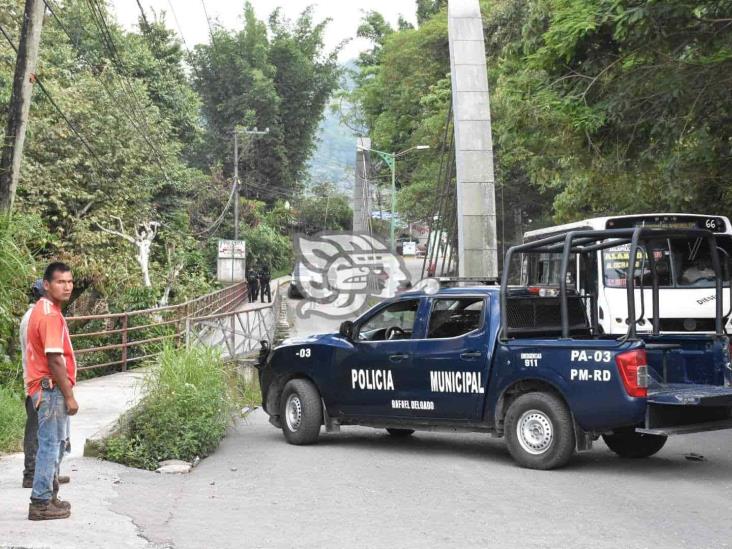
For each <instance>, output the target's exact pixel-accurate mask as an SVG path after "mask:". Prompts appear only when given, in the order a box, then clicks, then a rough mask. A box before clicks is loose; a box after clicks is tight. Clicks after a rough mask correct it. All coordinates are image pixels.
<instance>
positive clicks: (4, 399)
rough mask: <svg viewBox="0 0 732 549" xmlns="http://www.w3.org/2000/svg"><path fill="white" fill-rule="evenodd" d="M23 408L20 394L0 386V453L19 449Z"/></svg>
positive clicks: (23, 418) (23, 415) (23, 423)
mask: <svg viewBox="0 0 732 549" xmlns="http://www.w3.org/2000/svg"><path fill="white" fill-rule="evenodd" d="M24 426H25V408H24V405H23V397H22V395H21V393H18V392H16V391H13V390H12V389H10V388H8V387H3V386H0V453H4V452H17V451H19V450H20V449H21V440H22V438H23V429H24Z"/></svg>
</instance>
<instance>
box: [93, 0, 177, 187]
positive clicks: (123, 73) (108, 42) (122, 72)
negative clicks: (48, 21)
mask: <svg viewBox="0 0 732 549" xmlns="http://www.w3.org/2000/svg"><path fill="white" fill-rule="evenodd" d="M87 4H88V5H89V8H90V9H91V15H92V20H93V21H94V24H95V25H96V26H97V29H98V30H99V33H100V37H101V39H102V42H103V43H104V45H105V46H106V48H107V50H108V51H109V53H110V55H111V57H112V61H113V62H114V63H115V65H116V66H117V72H118V77H119V79H120V82H121V83H122V87H123V88H125V89H126V90H127V92H128V93H129V94H130V97H129V99H130V103H129V105H130V106H131V108H132V110H133V111H136V112H137V115H138V116H139V117H140V122H141V123H142V125H144V126H145V128H146V130H147V131H145V130H142V129H141V128H140V127H139V126H137V123H136V122H134V121H133V122H132V123H133V125H134V126H135V127H136V128H137V129H138V131H139V132H140V134H141V135H142V137H143V139H144V140H145V142H146V143H147V144H148V146H149V147H150V149H151V150H152V151H153V155H154V156H155V159H156V161H157V163H158V165H159V166H160V169H161V170H162V171H163V176H164V177H165V180H166V181H168V182H170V179H169V178H168V174H167V172H166V170H165V166H164V165H163V161H162V154H161V153H160V151H159V150H158V149H157V147H156V146H155V145H154V144H153V143H152V141H150V138H149V135H148V134H151V133H152V132H151V131H150V127H149V126H148V124H147V117H146V115H145V110H144V107H140V104H141V103H142V100H141V99H140V97H139V96H138V95H137V91H136V90H135V88H134V86H133V85H132V84H131V83H130V82H129V80H128V79H127V75H128V71H127V68H126V66H125V64H124V63H123V62H122V57H121V56H120V55H119V50H117V46H116V45H115V43H114V39H113V37H112V33H111V31H110V30H109V26H108V25H107V22H106V20H105V18H104V11H103V10H102V8H101V7H100V6H99V4H98V2H97V0H87ZM158 137H159V136H158Z"/></svg>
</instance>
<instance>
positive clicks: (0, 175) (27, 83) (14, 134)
mask: <svg viewBox="0 0 732 549" xmlns="http://www.w3.org/2000/svg"><path fill="white" fill-rule="evenodd" d="M45 7H46V5H45V4H44V3H43V0H26V2H25V12H24V14H23V27H22V30H21V32H20V44H19V47H18V52H17V55H18V56H17V59H16V62H15V76H14V78H13V91H12V94H11V96H10V106H9V109H8V123H7V126H6V129H5V141H4V143H3V151H2V157H1V158H0V214H5V215H8V214H10V212H11V211H12V209H13V202H14V200H15V191H16V189H17V188H18V178H19V176H20V161H21V159H22V157H23V144H24V143H25V131H26V128H27V126H28V112H29V110H30V102H31V95H32V93H33V83H34V82H35V71H36V64H37V63H38V50H39V46H40V42H41V28H42V27H43V15H44V13H45Z"/></svg>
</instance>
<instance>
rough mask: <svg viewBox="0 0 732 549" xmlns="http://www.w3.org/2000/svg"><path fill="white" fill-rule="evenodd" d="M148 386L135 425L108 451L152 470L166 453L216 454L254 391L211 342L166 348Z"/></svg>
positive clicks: (132, 420)
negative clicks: (180, 347) (241, 382)
mask: <svg viewBox="0 0 732 549" xmlns="http://www.w3.org/2000/svg"><path fill="white" fill-rule="evenodd" d="M145 389H146V391H147V392H146V396H145V397H144V399H143V401H142V402H141V405H140V406H138V407H137V408H136V409H135V410H134V412H133V414H132V416H131V418H130V419H129V429H125V430H123V432H122V433H121V434H119V435H117V436H114V437H113V438H111V439H109V440H108V441H107V443H106V448H105V451H104V457H106V459H109V460H111V461H116V462H119V463H123V464H125V465H130V466H133V467H140V468H143V469H150V470H152V469H156V468H157V467H158V462H160V461H163V460H166V459H182V460H185V461H192V460H193V459H194V458H195V457H197V456H198V457H205V456H207V455H209V454H211V452H213V451H214V450H215V449H216V447H217V446H218V444H219V442H220V441H221V439H222V438H223V437H224V435H225V433H226V429H227V427H228V426H229V425H230V424H231V422H232V418H233V416H234V414H235V413H236V412H237V411H238V410H239V409H240V408H241V406H242V405H243V403H244V402H245V398H244V397H245V396H246V395H247V394H248V393H251V390H250V389H248V388H247V389H245V390H242V386H241V384H240V382H239V381H238V376H237V374H236V369H235V366H234V365H232V364H227V363H224V362H223V361H222V360H221V358H220V356H219V355H218V354H217V352H215V351H214V350H211V349H209V348H206V347H192V348H190V349H175V348H172V347H167V348H166V349H164V351H163V354H162V355H161V356H160V359H159V361H158V363H157V364H156V365H155V367H154V368H153V370H152V371H151V373H150V374H149V375H148V377H147V378H146V379H145ZM248 398H251V394H250V397H248Z"/></svg>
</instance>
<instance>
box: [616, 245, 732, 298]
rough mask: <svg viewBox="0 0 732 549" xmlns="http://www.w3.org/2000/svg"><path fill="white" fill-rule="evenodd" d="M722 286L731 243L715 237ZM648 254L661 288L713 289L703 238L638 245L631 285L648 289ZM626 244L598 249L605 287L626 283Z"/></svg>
mask: <svg viewBox="0 0 732 549" xmlns="http://www.w3.org/2000/svg"><path fill="white" fill-rule="evenodd" d="M717 244H718V248H719V256H720V257H719V259H720V262H721V264H722V277H723V282H724V285H725V286H727V285H728V280H729V272H728V270H729V265H728V263H732V243H731V242H730V239H729V238H727V237H717ZM648 253H652V254H653V258H654V260H655V263H656V272H657V273H658V282H659V286H660V287H662V288H664V287H665V288H713V287H714V281H715V279H714V268H713V267H712V255H711V250H710V249H709V245H708V243H707V241H706V240H704V239H701V238H698V239H696V240H686V239H674V238H671V239H664V240H659V241H655V242H649V243H647V244H646V245H645V246H641V247H639V250H638V254H637V255H636V260H635V277H634V278H635V285H636V287H637V286H640V285H641V284H642V285H643V286H645V287H647V288H650V286H651V284H652V283H653V279H652V274H651V268H650V263H649V261H648ZM629 255H630V245H629V244H626V245H622V246H617V247H615V248H610V249H608V250H604V251H603V252H602V266H603V274H604V281H605V286H606V287H608V288H624V287H625V286H626V284H627V276H628V264H629Z"/></svg>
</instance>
